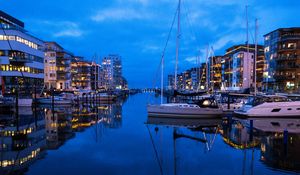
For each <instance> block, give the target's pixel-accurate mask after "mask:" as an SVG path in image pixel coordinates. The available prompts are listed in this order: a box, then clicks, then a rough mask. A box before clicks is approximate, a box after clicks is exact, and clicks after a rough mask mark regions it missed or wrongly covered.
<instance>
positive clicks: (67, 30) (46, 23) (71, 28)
mask: <svg viewBox="0 0 300 175" xmlns="http://www.w3.org/2000/svg"><path fill="white" fill-rule="evenodd" d="M32 22H33V23H36V24H38V25H39V27H38V29H39V30H42V29H45V28H47V29H51V30H47V33H48V34H49V35H51V36H52V37H55V38H58V37H81V36H82V35H83V34H84V32H83V30H82V29H81V28H80V25H79V23H76V22H72V21H50V20H34V21H32ZM42 31H45V30H42Z"/></svg>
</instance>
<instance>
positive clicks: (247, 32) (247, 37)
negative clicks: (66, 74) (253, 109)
mask: <svg viewBox="0 0 300 175" xmlns="http://www.w3.org/2000/svg"><path fill="white" fill-rule="evenodd" d="M246 42H247V43H246V44H247V59H249V21H248V3H247V5H246ZM250 82H251V79H250V80H249V81H248V85H249V87H250Z"/></svg>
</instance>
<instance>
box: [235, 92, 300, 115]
mask: <svg viewBox="0 0 300 175" xmlns="http://www.w3.org/2000/svg"><path fill="white" fill-rule="evenodd" d="M234 113H235V114H236V115H237V116H241V117H246V118H249V117H253V118H255V117H279V118H280V117H291V118H293V117H300V101H291V100H290V99H288V98H287V97H284V96H277V95H264V96H255V97H250V98H249V100H248V102H247V103H246V104H245V105H244V106H243V107H242V108H241V109H240V110H237V111H235V112H234Z"/></svg>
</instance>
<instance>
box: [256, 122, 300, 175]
mask: <svg viewBox="0 0 300 175" xmlns="http://www.w3.org/2000/svg"><path fill="white" fill-rule="evenodd" d="M254 124H256V126H257V129H258V130H259V132H260V133H261V148H260V149H261V158H260V159H261V161H262V162H263V163H264V164H266V165H267V166H269V167H271V168H274V169H281V170H287V171H296V172H300V149H299V148H300V119H279V120H278V119H277V120H256V121H254Z"/></svg>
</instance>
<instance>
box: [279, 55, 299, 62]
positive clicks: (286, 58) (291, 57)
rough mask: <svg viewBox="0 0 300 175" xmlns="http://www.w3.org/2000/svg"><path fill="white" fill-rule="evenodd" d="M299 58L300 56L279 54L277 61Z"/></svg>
mask: <svg viewBox="0 0 300 175" xmlns="http://www.w3.org/2000/svg"><path fill="white" fill-rule="evenodd" d="M299 58H300V57H299V56H279V57H277V58H276V61H295V60H297V59H299Z"/></svg>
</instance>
